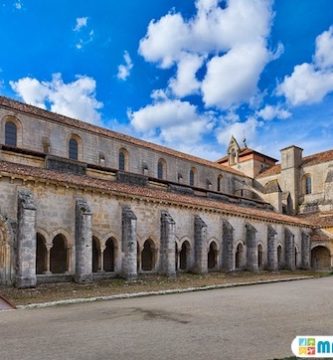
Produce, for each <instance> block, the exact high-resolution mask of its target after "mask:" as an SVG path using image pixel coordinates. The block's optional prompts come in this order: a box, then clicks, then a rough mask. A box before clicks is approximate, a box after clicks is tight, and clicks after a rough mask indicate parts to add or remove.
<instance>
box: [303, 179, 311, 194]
mask: <svg viewBox="0 0 333 360" xmlns="http://www.w3.org/2000/svg"><path fill="white" fill-rule="evenodd" d="M303 181H304V194H311V193H312V179H311V175H304V178H303Z"/></svg>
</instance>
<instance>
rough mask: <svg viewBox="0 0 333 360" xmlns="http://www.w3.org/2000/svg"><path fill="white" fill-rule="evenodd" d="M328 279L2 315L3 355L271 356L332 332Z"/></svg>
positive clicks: (71, 358) (80, 358)
mask: <svg viewBox="0 0 333 360" xmlns="http://www.w3.org/2000/svg"><path fill="white" fill-rule="evenodd" d="M332 299H333V277H328V278H322V279H312V280H303V281H299V282H290V283H278V284H267V285H258V286H249V287H240V288H230V289H223V290H212V291H206V292H196V293H187V294H180V295H167V296H156V297H149V298H137V299H128V300H116V301H110V302H98V303H89V304H80V305H72V306H62V307H53V308H45V309H36V310H18V311H9V312H2V313H0V359H1V360H17V359H20V360H30V359H31V360H32V359H34V360H39V359H40V360H51V359H52V360H55V359H66V360H67V359H68V360H76V359H77V360H88V359H89V360H102V359H103V360H104V359H105V360H110V359H111V360H112V359H117V360H118V359H119V360H123V359H129V360H137V359H138V360H139V359H147V360H150V359H154V360H156V359H161V360H168V359H170V360H171V359H172V360H177V359H182V360H187V359H191V360H197V359H198V360H201V359H204V360H206V359H221V360H238V359H239V360H243V359H247V360H268V359H274V358H282V357H284V356H286V357H287V356H291V353H290V343H291V341H292V339H293V338H294V337H295V336H296V335H317V334H318V335H319V334H326V335H333V316H332Z"/></svg>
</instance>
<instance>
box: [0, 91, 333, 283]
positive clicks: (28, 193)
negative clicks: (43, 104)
mask: <svg viewBox="0 0 333 360" xmlns="http://www.w3.org/2000/svg"><path fill="white" fill-rule="evenodd" d="M0 121H1V123H0V126H1V132H0V136H1V137H0V144H1V148H0V157H1V158H0V229H1V231H0V284H2V285H4V284H8V285H16V286H17V287H33V286H35V285H36V284H38V283H42V282H50V281H64V280H72V279H74V280H75V281H77V282H84V281H91V280H93V279H99V278H103V277H113V276H122V277H125V278H127V279H134V278H136V276H137V275H138V274H141V273H160V274H165V275H167V276H175V275H176V273H177V272H186V271H191V272H197V273H206V272H207V271H228V272H229V271H234V270H241V269H247V270H250V271H258V270H260V269H268V270H271V271H277V270H279V269H290V270H295V269H309V268H310V267H311V266H312V267H314V268H315V269H329V268H330V267H331V254H332V250H333V247H332V240H331V239H332V237H333V213H332V211H333V208H332V207H333V150H331V151H327V152H324V153H320V154H314V155H312V156H307V157H303V156H302V149H300V148H299V147H297V146H290V147H288V148H285V149H282V150H281V161H280V163H277V160H275V159H273V158H271V157H269V156H266V155H264V154H261V153H259V152H257V151H255V150H252V149H249V148H247V147H243V148H241V147H240V146H239V145H238V143H237V141H236V140H235V139H234V138H232V139H231V142H230V146H229V148H228V154H227V155H226V156H225V157H223V158H222V159H220V160H218V161H216V162H212V161H208V160H204V159H201V158H197V157H194V156H191V155H187V154H184V153H181V152H178V151H175V150H172V149H168V148H165V147H162V146H159V145H155V144H152V143H148V142H145V141H142V140H139V139H135V138H132V137H130V136H127V135H123V134H119V133H116V132H113V131H110V130H106V129H103V128H99V127H96V126H93V125H90V124H87V123H85V122H81V121H78V120H74V119H71V118H68V117H65V116H61V115H58V114H54V113H51V112H48V111H45V110H42V109H39V108H36V107H34V106H30V105H25V104H22V103H20V102H17V101H13V100H10V99H8V98H4V97H0Z"/></svg>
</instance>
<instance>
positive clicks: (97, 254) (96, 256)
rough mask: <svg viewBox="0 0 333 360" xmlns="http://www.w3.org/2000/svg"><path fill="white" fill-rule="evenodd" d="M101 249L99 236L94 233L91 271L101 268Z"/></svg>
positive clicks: (94, 271)
mask: <svg viewBox="0 0 333 360" xmlns="http://www.w3.org/2000/svg"><path fill="white" fill-rule="evenodd" d="M101 259H102V249H101V242H100V240H99V238H98V237H97V236H95V235H93V237H92V272H93V273H96V272H98V271H100V270H102V266H101Z"/></svg>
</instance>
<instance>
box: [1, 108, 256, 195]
mask: <svg viewBox="0 0 333 360" xmlns="http://www.w3.org/2000/svg"><path fill="white" fill-rule="evenodd" d="M14 115H15V116H14ZM8 116H10V117H9V118H8ZM7 119H11V121H14V122H15V123H16V124H17V128H18V136H17V137H18V140H17V146H18V147H19V148H24V149H28V150H31V151H37V152H41V153H43V152H45V150H46V149H45V139H47V142H48V145H49V146H48V147H47V151H48V153H49V154H51V155H53V156H58V157H63V158H68V151H69V150H68V143H69V140H70V138H71V137H75V139H76V140H77V141H78V144H79V159H78V160H79V161H82V162H84V163H88V164H94V165H101V160H100V156H101V154H103V159H104V160H103V164H102V165H103V166H105V167H109V168H113V169H118V166H119V164H118V160H119V159H118V154H119V151H120V149H125V150H126V152H127V166H126V171H129V172H133V173H137V174H143V173H145V175H147V176H150V177H157V164H158V161H159V159H163V160H164V161H165V164H166V169H165V179H166V180H169V181H173V182H179V175H181V176H182V182H183V183H184V184H189V173H190V170H191V168H193V167H194V168H195V169H196V175H195V183H194V185H195V186H198V187H202V188H207V181H209V182H210V183H211V184H212V185H211V190H214V191H217V181H218V177H219V176H221V175H222V182H221V189H220V191H221V192H226V193H233V191H234V182H233V179H234V178H238V179H239V180H240V181H244V180H245V181H249V182H250V179H247V178H244V177H242V176H238V175H234V174H232V173H230V172H228V171H225V170H220V169H218V168H215V167H214V166H208V165H203V164H202V163H200V162H196V161H194V160H193V161H191V160H186V159H184V158H182V157H181V156H173V155H169V154H167V153H164V152H162V151H154V150H151V149H149V148H148V147H145V146H138V145H136V144H133V143H132V142H131V141H130V138H129V140H128V141H124V140H119V139H117V138H116V137H107V136H105V135H102V134H98V133H96V132H92V131H88V130H84V129H81V128H76V127H71V126H69V125H64V124H62V123H59V122H56V121H52V120H50V119H45V118H41V117H37V116H32V115H27V114H25V113H17V112H11V111H8V110H5V109H3V108H0V121H1V123H0V128H1V129H2V131H1V134H2V135H1V139H0V143H2V144H4V140H5V139H4V125H5V122H6V121H7ZM1 156H2V158H3V159H5V160H6V159H7V160H10V161H14V162H16V161H18V162H22V157H19V158H17V157H15V156H13V155H12V154H10V153H9V152H8V151H7V152H6V151H3V154H2V155H1ZM24 163H26V164H29V165H33V166H39V167H40V166H42V163H41V161H40V160H34V159H33V158H32V157H29V156H26V159H25V160H24ZM212 164H213V163H212ZM144 168H147V169H148V170H145V171H144Z"/></svg>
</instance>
